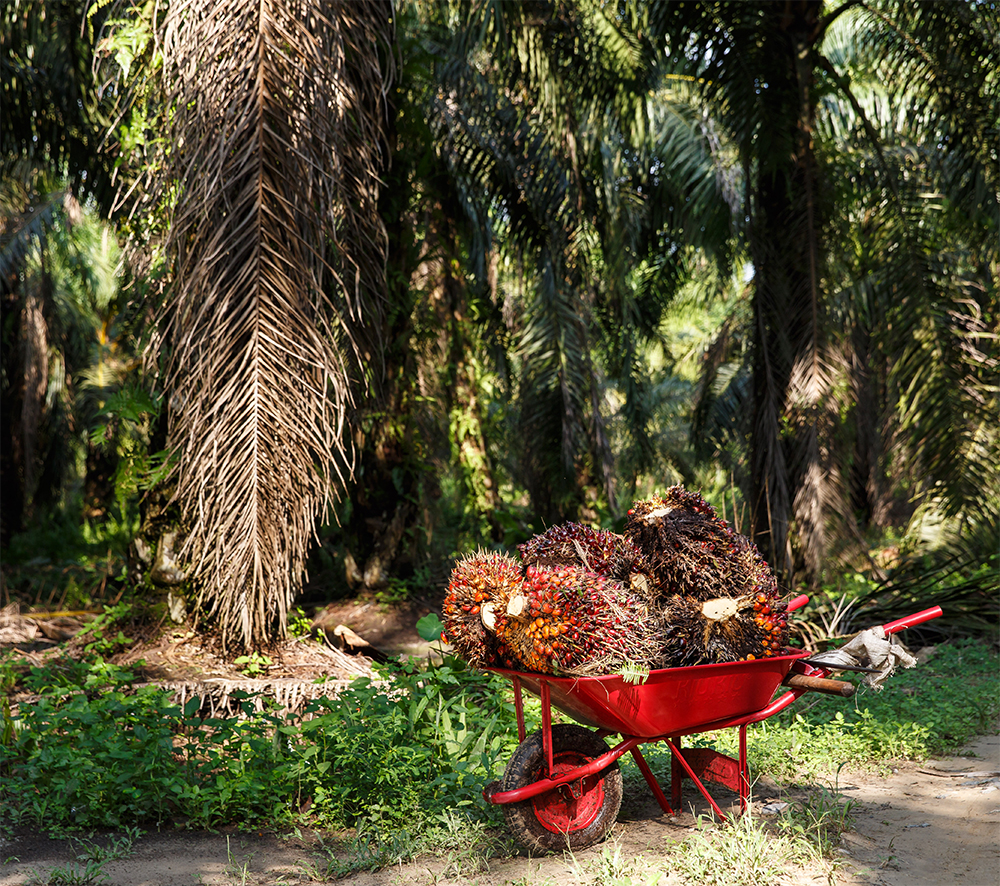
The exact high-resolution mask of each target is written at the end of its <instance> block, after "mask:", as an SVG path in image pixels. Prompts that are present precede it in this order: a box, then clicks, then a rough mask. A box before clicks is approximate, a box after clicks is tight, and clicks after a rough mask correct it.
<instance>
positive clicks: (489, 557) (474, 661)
mask: <svg viewBox="0 0 1000 886" xmlns="http://www.w3.org/2000/svg"><path fill="white" fill-rule="evenodd" d="M522 579H523V576H522V570H521V565H520V564H519V563H518V562H517V561H516V560H515V559H514V558H513V557H510V556H508V555H507V554H501V553H495V552H488V551H479V552H477V553H475V554H470V555H469V556H467V557H464V558H463V559H461V560H459V561H458V563H456V564H455V567H454V568H453V569H452V571H451V577H450V579H449V582H448V590H447V592H446V593H445V598H444V604H443V606H442V611H443V613H444V628H445V633H446V634H447V635H448V639H449V641H450V643H451V645H452V648H453V649H454V651H455V653H456V654H457V655H459V656H460V657H462V658H464V659H465V660H466V661H467V662H469V664H471V665H473V666H475V667H483V668H488V667H496V666H499V665H502V664H503V663H504V660H505V659H507V658H508V657H509V656H508V653H507V651H506V650H504V649H503V648H502V644H501V642H500V640H499V638H498V637H497V632H496V629H497V622H498V621H502V619H503V618H504V617H505V612H506V609H507V602H508V600H510V598H511V597H512V596H513V595H514V594H516V593H517V592H518V590H519V589H520V586H521V582H522ZM477 598H478V599H479V601H480V602H478V603H477V602H475V601H476V599H477Z"/></svg>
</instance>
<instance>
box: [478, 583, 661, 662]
mask: <svg viewBox="0 0 1000 886" xmlns="http://www.w3.org/2000/svg"><path fill="white" fill-rule="evenodd" d="M497 634H498V636H499V638H500V648H501V649H502V650H503V651H505V652H506V653H508V654H509V656H510V663H511V665H512V666H513V667H522V668H524V669H526V670H529V671H536V672H538V673H543V674H566V675H569V676H590V675H593V674H607V673H613V672H615V671H617V670H619V669H621V668H623V667H626V666H639V667H648V666H649V661H650V660H652V659H655V657H656V656H657V655H658V652H659V648H660V646H661V641H660V634H659V631H658V630H657V627H656V625H655V624H654V621H653V619H651V617H650V611H649V607H648V605H647V603H646V601H645V599H644V598H643V597H642V596H641V595H639V594H636V593H634V592H632V591H630V590H627V589H626V588H624V587H623V586H622V585H621V584H620V583H619V582H616V581H613V580H611V579H607V578H604V577H603V576H600V575H598V574H597V573H594V572H588V571H587V570H584V569H580V568H577V567H573V566H557V567H555V568H551V569H550V568H546V567H539V566H529V567H528V568H527V571H526V574H525V577H524V581H523V583H522V585H521V588H520V592H519V593H518V594H516V595H515V596H512V597H511V598H510V600H509V601H508V604H507V610H506V618H504V619H503V620H502V621H498V622H497Z"/></svg>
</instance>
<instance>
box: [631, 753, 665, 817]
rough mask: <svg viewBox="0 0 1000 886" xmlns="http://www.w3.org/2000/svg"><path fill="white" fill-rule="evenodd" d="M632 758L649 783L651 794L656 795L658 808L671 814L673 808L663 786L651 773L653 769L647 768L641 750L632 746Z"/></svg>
mask: <svg viewBox="0 0 1000 886" xmlns="http://www.w3.org/2000/svg"><path fill="white" fill-rule="evenodd" d="M632 759H633V760H635V765H636V766H638V767H639V771H640V772H641V773H642V777H643V778H644V779H646V784H648V785H649V789H650V790H651V791H652V792H653V796H654V797H656V802H657V803H659V804H660V808H661V809H662V810H663V811H664V812H665V813H667V815H673V814H674V810H673V808H672V807H671V805H670V803H668V802H667V797H666V795H665V794H664V793H663V788H661V787H660V783H659V782H658V781H657V780H656V776H655V775H653V770H652V769H650V768H649V764H648V763H647V762H646V758H645V757H644V756H643V755H642V751H640V750H639V748H638V747H634V748H632ZM671 765H673V764H671Z"/></svg>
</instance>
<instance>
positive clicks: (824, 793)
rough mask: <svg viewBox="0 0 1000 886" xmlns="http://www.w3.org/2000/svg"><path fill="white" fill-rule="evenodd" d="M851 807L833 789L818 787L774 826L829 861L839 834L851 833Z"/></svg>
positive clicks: (837, 842) (851, 801) (793, 806)
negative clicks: (799, 839)
mask: <svg viewBox="0 0 1000 886" xmlns="http://www.w3.org/2000/svg"><path fill="white" fill-rule="evenodd" d="M854 805H855V804H854V801H853V800H846V801H845V800H843V798H842V797H841V795H840V794H839V793H838V791H837V787H836V785H834V788H833V790H829V789H827V788H826V787H823V786H822V785H821V786H819V787H818V788H817V790H816V791H815V792H813V793H810V795H809V796H808V797H807V798H806V800H805V801H804V802H802V803H795V804H793V805H792V806H791V807H790V808H789V810H788V812H787V814H786V815H784V816H782V817H781V818H779V819H778V821H777V823H776V826H777V828H778V830H779V831H781V832H783V833H785V834H786V835H789V836H791V837H796V838H797V837H801V838H802V839H804V840H806V841H807V842H809V843H811V844H812V845H813V846H815V847H816V851H817V852H818V853H819V854H820V855H821V856H822V857H823V858H831V857H832V856H833V854H834V850H835V849H836V848H837V846H838V845H839V844H840V836H841V834H843V833H844V832H845V831H849V830H850V829H851V824H852V819H851V811H852V810H853V809H854Z"/></svg>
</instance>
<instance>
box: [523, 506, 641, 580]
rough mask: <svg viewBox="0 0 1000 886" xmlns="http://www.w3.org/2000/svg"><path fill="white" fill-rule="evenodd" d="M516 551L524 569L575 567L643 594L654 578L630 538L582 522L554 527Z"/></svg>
mask: <svg viewBox="0 0 1000 886" xmlns="http://www.w3.org/2000/svg"><path fill="white" fill-rule="evenodd" d="M517 550H518V553H519V554H520V555H521V560H522V561H523V562H524V564H525V566H538V567H544V568H548V569H555V568H557V567H560V566H573V567H576V568H578V569H583V570H584V571H586V572H591V573H594V574H595V575H599V576H601V577H602V578H610V579H613V580H615V581H617V582H619V583H621V584H623V585H625V586H626V587H631V588H634V589H636V590H638V591H640V592H642V591H644V590H647V589H648V588H649V587H650V581H651V579H652V572H651V570H650V567H649V564H648V563H647V562H646V560H645V558H644V557H643V555H642V552H641V551H640V550H639V549H638V548H637V547H636V546H635V545H634V544H633V543H632V542H631V541H630V540H629V539H627V538H626V537H625V536H623V535H618V534H617V533H614V532H611V531H610V530H607V529H592V528H591V527H589V526H584V525H583V524H581V523H562V524H559V525H557V526H552V527H550V528H549V529H547V530H546V531H545V532H543V533H541V534H539V535H536V536H534V537H533V538H531V539H530V540H529V541H526V542H525V543H524V544H521V545H518V547H517Z"/></svg>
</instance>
